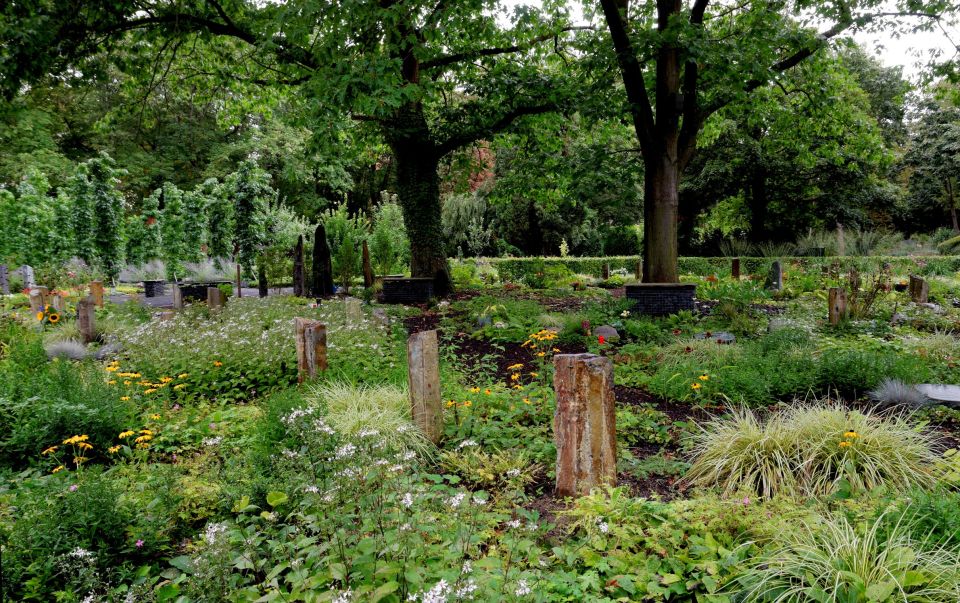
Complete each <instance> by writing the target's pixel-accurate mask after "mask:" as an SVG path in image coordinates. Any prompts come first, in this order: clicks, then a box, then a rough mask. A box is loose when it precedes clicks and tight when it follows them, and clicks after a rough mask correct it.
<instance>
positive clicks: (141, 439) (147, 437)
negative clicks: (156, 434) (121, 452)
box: [134, 435, 153, 444]
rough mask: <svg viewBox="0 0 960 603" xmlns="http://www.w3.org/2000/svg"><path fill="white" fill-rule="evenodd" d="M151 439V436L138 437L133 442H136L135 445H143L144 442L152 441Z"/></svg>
mask: <svg viewBox="0 0 960 603" xmlns="http://www.w3.org/2000/svg"><path fill="white" fill-rule="evenodd" d="M152 439H153V436H152V435H142V436H140V437H139V438H137V439H136V440H134V442H136V443H137V444H142V443H144V442H149V441H150V440H152Z"/></svg>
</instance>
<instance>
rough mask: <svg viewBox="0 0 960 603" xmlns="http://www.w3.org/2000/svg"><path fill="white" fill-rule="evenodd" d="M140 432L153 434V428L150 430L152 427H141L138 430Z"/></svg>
mask: <svg viewBox="0 0 960 603" xmlns="http://www.w3.org/2000/svg"><path fill="white" fill-rule="evenodd" d="M140 433H145V434H147V435H153V430H152V429H141V430H140Z"/></svg>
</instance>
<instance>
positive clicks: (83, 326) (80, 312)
mask: <svg viewBox="0 0 960 603" xmlns="http://www.w3.org/2000/svg"><path fill="white" fill-rule="evenodd" d="M96 310H97V303H96V302H95V301H94V300H93V298H92V297H91V296H87V297H85V298H83V299H81V300H80V301H79V302H77V327H78V328H79V329H80V338H81V340H82V341H83V343H92V342H94V341H96V339H97V314H96Z"/></svg>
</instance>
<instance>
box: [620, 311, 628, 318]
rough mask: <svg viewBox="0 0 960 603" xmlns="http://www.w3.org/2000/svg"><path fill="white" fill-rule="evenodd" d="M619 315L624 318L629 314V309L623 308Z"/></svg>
mask: <svg viewBox="0 0 960 603" xmlns="http://www.w3.org/2000/svg"><path fill="white" fill-rule="evenodd" d="M620 316H622V317H624V318H626V317H628V316H630V310H624V311H623V312H621V313H620Z"/></svg>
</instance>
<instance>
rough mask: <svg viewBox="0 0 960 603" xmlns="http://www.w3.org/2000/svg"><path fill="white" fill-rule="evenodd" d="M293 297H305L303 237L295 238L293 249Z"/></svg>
mask: <svg viewBox="0 0 960 603" xmlns="http://www.w3.org/2000/svg"><path fill="white" fill-rule="evenodd" d="M293 295H294V297H305V296H306V295H307V287H306V275H305V274H304V273H303V235H300V236H298V237H297V245H296V247H294V248H293Z"/></svg>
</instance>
